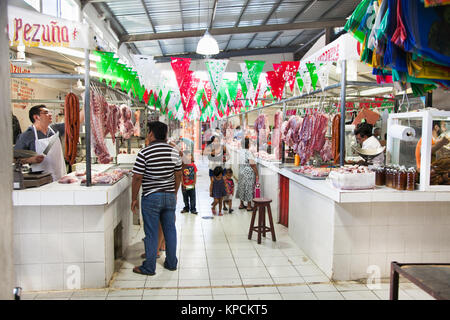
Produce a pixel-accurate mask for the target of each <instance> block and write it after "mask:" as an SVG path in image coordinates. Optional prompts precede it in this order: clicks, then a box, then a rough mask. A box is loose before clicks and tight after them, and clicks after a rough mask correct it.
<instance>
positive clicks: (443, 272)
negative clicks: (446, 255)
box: [390, 261, 450, 300]
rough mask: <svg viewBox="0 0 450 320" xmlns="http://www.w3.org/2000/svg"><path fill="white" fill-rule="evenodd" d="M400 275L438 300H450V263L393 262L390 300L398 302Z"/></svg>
mask: <svg viewBox="0 0 450 320" xmlns="http://www.w3.org/2000/svg"><path fill="white" fill-rule="evenodd" d="M399 275H402V276H403V277H405V278H406V279H408V280H409V281H411V282H412V283H414V284H415V285H416V286H418V287H419V288H420V289H422V290H423V291H425V292H426V293H428V294H429V295H431V296H432V297H433V298H435V299H437V300H450V264H449V263H398V262H396V261H393V262H391V284H390V300H398V286H399V281H398V280H399Z"/></svg>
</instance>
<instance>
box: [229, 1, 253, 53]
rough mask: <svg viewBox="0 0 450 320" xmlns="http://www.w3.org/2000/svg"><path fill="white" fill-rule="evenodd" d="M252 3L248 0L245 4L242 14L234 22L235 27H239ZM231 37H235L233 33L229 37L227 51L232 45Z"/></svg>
mask: <svg viewBox="0 0 450 320" xmlns="http://www.w3.org/2000/svg"><path fill="white" fill-rule="evenodd" d="M249 3H250V0H247V2H246V3H245V5H244V6H243V7H242V10H241V14H240V15H239V18H238V19H237V20H236V22H235V23H234V27H235V28H237V27H239V23H241V19H242V16H243V15H244V12H245V10H246V9H247V7H248V5H249ZM231 38H233V35H230V38H229V39H228V42H227V45H226V46H225V51H226V50H227V49H228V46H229V45H230V42H231Z"/></svg>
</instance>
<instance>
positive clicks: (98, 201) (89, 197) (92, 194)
mask: <svg viewBox="0 0 450 320" xmlns="http://www.w3.org/2000/svg"><path fill="white" fill-rule="evenodd" d="M74 196H75V197H74V204H75V205H83V206H84V205H104V204H106V203H107V202H108V197H107V193H106V192H105V191H92V190H89V191H75V192H74Z"/></svg>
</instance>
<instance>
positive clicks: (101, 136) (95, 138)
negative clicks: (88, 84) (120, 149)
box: [91, 91, 111, 164]
mask: <svg viewBox="0 0 450 320" xmlns="http://www.w3.org/2000/svg"><path fill="white" fill-rule="evenodd" d="M105 105H106V106H107V105H108V103H107V102H106V99H105V97H103V96H102V95H99V94H96V93H94V92H93V91H91V139H92V142H93V147H94V153H95V155H96V156H97V158H98V162H99V163H102V164H107V163H110V162H111V156H110V155H109V152H108V148H107V147H106V143H105V135H106V134H105V130H106V128H105V124H104V123H103V120H104V117H103V114H102V112H103V111H104V110H105Z"/></svg>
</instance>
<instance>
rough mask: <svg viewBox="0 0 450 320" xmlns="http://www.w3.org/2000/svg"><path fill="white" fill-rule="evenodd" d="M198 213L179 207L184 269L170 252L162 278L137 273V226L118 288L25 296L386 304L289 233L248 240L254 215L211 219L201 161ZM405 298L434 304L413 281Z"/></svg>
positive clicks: (380, 293) (385, 288)
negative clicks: (320, 263) (329, 273)
mask: <svg viewBox="0 0 450 320" xmlns="http://www.w3.org/2000/svg"><path fill="white" fill-rule="evenodd" d="M197 166H198V169H199V172H198V180H197V210H198V211H199V215H193V214H190V213H187V214H181V213H180V211H181V209H182V207H183V201H182V196H181V193H180V194H179V196H178V202H177V217H176V219H177V220H176V225H177V232H178V233H177V235H178V246H177V250H178V254H177V256H178V259H179V265H178V269H177V270H176V271H168V270H166V269H164V268H163V266H162V264H163V261H164V254H163V255H162V257H161V258H160V259H158V261H157V270H156V275H154V276H142V275H138V274H135V273H133V272H132V268H133V267H134V266H135V265H140V263H141V259H140V258H139V255H140V254H141V253H142V252H143V250H144V244H143V242H142V238H143V237H144V234H143V230H142V228H141V227H139V226H134V237H133V241H132V244H131V245H130V247H129V248H128V251H127V256H126V257H125V259H124V260H123V262H122V264H121V267H120V269H119V270H118V271H117V272H116V273H115V274H114V276H113V278H114V280H113V281H112V284H111V286H110V288H106V289H87V290H77V291H63V292H24V293H23V294H22V299H37V300H40V299H60V300H68V299H70V300H83V299H89V300H94V299H95V300H105V299H106V300H126V299H132V300H136V299H138V300H141V299H142V300H186V299H188V300H213V299H214V300H260V299H266V300H280V299H283V300H317V299H319V300H355V299H357V300H367V299H368V300H379V299H382V300H386V299H388V298H389V284H388V283H381V284H380V286H379V288H377V289H375V290H373V289H372V290H370V289H369V288H368V287H367V286H366V285H365V284H363V283H358V282H355V281H347V282H338V283H336V282H331V281H330V280H329V279H328V278H327V277H326V276H325V275H324V274H323V273H322V271H321V270H320V269H319V268H318V267H317V266H316V265H315V264H314V263H313V262H312V261H311V260H310V259H309V258H308V257H307V256H306V255H305V254H304V253H303V252H302V250H301V249H300V248H298V247H297V245H296V244H295V243H294V242H293V241H292V240H291V238H290V237H289V235H288V230H287V228H285V227H283V226H281V225H278V224H277V225H276V235H277V241H276V242H273V241H271V239H270V235H268V236H267V238H266V239H265V240H264V239H263V242H262V243H261V244H260V245H258V244H257V242H256V236H253V239H252V240H248V238H247V236H248V227H249V224H250V216H251V214H250V213H249V212H247V211H245V210H238V209H237V207H238V205H239V203H238V200H234V203H233V207H234V209H235V211H234V212H233V214H228V213H226V212H225V214H224V216H222V217H217V216H215V217H214V219H204V218H202V217H204V216H211V207H210V205H211V198H209V192H208V186H209V178H208V171H207V164H206V162H204V161H203V160H201V161H197ZM399 296H400V299H404V300H417V299H421V300H422V299H433V298H432V297H431V296H429V295H428V294H426V293H424V292H423V291H422V290H420V289H419V288H417V287H416V286H414V285H413V284H411V283H408V282H402V283H401V284H400V294H399Z"/></svg>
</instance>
